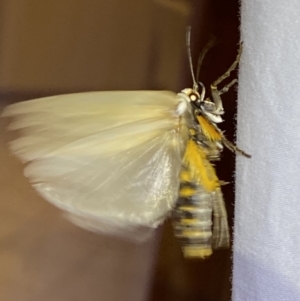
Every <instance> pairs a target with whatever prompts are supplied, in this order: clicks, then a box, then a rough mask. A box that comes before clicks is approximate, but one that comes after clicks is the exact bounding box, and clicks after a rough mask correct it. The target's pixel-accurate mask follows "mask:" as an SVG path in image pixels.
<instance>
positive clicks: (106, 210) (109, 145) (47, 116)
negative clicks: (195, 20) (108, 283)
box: [3, 91, 185, 236]
mask: <svg viewBox="0 0 300 301" xmlns="http://www.w3.org/2000/svg"><path fill="white" fill-rule="evenodd" d="M177 105H178V99H177V96H176V94H174V93H172V92H161V91H158V92H156V91H135V92H89V93H79V94H70V95H63V96H56V97H49V98H42V99H38V100H32V101H27V102H23V103H19V104H14V105H11V106H9V107H8V108H7V109H6V110H5V112H4V114H3V115H4V116H12V117H14V119H13V121H12V123H11V125H10V129H12V130H19V131H20V133H21V137H20V138H19V139H17V140H15V141H13V142H12V143H11V149H12V150H13V152H14V153H15V154H16V155H17V156H18V157H20V158H21V160H23V161H24V162H27V163H28V164H27V167H26V168H25V175H26V176H27V177H28V178H29V179H30V181H31V182H32V184H33V186H34V187H35V188H36V189H37V190H38V191H39V193H40V194H41V195H42V196H43V197H44V198H46V199H47V200H48V201H50V202H52V203H53V204H55V205H56V206H58V207H59V208H61V209H63V210H65V211H67V212H68V213H69V214H71V215H72V220H73V221H75V222H76V223H79V224H80V225H81V226H83V227H88V228H91V229H93V230H96V231H104V232H108V233H113V234H120V235H125V236H128V233H126V232H130V233H131V232H133V233H134V231H132V229H134V228H136V227H140V226H147V227H156V226H157V225H158V224H159V223H160V222H162V220H163V219H164V217H165V215H166V214H167V213H168V212H169V211H170V209H171V208H172V206H173V204H174V202H175V201H176V198H177V191H178V186H179V176H178V175H179V172H180V168H181V158H182V152H183V150H184V147H185V138H184V137H185V135H184V134H183V132H181V131H179V117H178V116H176V113H175V112H176V108H177ZM130 235H131V234H130Z"/></svg>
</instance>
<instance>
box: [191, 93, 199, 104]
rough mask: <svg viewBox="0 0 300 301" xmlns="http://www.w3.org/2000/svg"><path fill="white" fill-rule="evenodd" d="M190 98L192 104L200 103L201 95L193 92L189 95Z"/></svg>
mask: <svg viewBox="0 0 300 301" xmlns="http://www.w3.org/2000/svg"><path fill="white" fill-rule="evenodd" d="M189 98H190V100H191V101H192V102H198V101H199V99H200V98H199V95H198V94H196V93H193V92H192V93H190V94H189Z"/></svg>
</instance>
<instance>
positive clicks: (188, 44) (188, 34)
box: [186, 26, 199, 91]
mask: <svg viewBox="0 0 300 301" xmlns="http://www.w3.org/2000/svg"><path fill="white" fill-rule="evenodd" d="M186 50H187V55H188V60H189V65H190V70H191V75H192V79H193V90H195V91H198V89H199V86H198V84H197V81H196V79H195V74H194V68H193V61H192V53H191V26H188V28H187V30H186Z"/></svg>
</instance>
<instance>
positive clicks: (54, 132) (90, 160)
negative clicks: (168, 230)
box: [2, 34, 249, 258]
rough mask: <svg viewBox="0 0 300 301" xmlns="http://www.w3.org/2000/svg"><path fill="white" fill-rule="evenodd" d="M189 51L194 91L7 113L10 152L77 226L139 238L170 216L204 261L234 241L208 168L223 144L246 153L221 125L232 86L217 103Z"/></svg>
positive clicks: (80, 98)
mask: <svg viewBox="0 0 300 301" xmlns="http://www.w3.org/2000/svg"><path fill="white" fill-rule="evenodd" d="M187 41H188V42H187V45H188V51H189V61H190V66H191V73H192V78H193V87H192V88H187V89H183V90H182V91H181V92H179V93H178V94H176V93H173V92H170V91H107V92H88V93H76V94H67V95H59V96H53V97H45V98H40V99H35V100H30V101H24V102H20V103H16V104H12V105H10V106H8V107H6V108H5V110H4V112H3V114H2V116H4V117H10V118H12V119H11V122H10V124H9V126H8V129H9V130H12V131H18V132H19V134H20V135H19V138H17V139H16V140H14V141H12V142H10V149H11V151H12V152H13V153H14V154H15V155H16V156H17V157H18V158H19V159H20V160H21V161H22V162H23V163H24V164H25V168H24V174H25V176H26V177H27V178H28V179H29V180H30V182H31V184H32V186H33V187H34V188H35V189H36V190H37V191H38V193H39V194H40V195H41V196H42V197H44V198H45V199H46V200H48V201H49V202H51V203H52V204H54V205H55V206H57V207H58V208H60V209H62V210H63V211H64V212H66V213H67V214H68V216H69V217H70V219H71V220H72V221H73V222H74V223H76V224H77V225H79V226H81V227H84V228H87V229H89V230H92V231H99V232H103V233H107V234H110V235H118V236H122V237H127V238H133V239H135V238H136V239H138V240H139V239H140V238H139V235H141V234H142V235H145V233H148V232H147V231H148V229H153V228H156V227H157V226H158V225H160V224H161V223H162V222H163V221H164V220H165V219H166V217H168V216H170V215H172V216H173V225H174V232H175V235H176V236H177V237H178V238H179V240H180V242H181V244H182V250H183V254H184V256H185V257H196V258H205V257H207V256H209V255H211V254H212V250H213V249H217V248H222V247H227V246H228V245H229V231H228V224H227V215H226V209H225V205H224V201H223V197H222V192H221V185H222V182H221V181H220V180H219V179H218V177H217V175H216V173H215V169H214V167H213V165H212V162H213V161H215V160H218V159H219V158H220V152H221V151H222V149H223V145H224V146H225V147H227V148H228V149H230V150H231V151H233V152H235V153H240V154H242V155H244V156H246V157H249V155H248V154H246V153H245V152H243V151H242V150H240V149H239V148H237V147H236V146H235V145H234V144H233V143H231V142H229V141H228V140H227V139H226V137H225V136H224V134H223V133H222V131H221V130H220V129H219V128H218V126H217V124H218V123H219V122H221V121H222V115H223V113H224V110H223V106H222V100H221V95H222V94H223V93H225V92H227V91H228V89H229V88H230V87H231V86H233V85H234V84H235V83H236V79H234V80H232V81H231V82H230V83H229V84H227V85H225V86H224V87H223V88H221V89H220V88H218V85H219V84H220V83H221V82H222V81H223V80H224V79H225V78H227V77H228V76H229V75H230V72H231V71H232V70H234V69H235V68H236V66H237V65H238V62H239V59H240V55H241V51H242V47H240V49H239V52H238V55H237V58H236V60H235V61H234V63H233V64H232V65H231V66H230V67H229V69H228V70H227V71H226V72H225V73H224V75H222V76H221V77H220V78H218V79H217V80H216V81H215V82H214V83H213V84H212V85H211V95H212V99H210V98H205V87H204V85H203V84H202V83H201V82H199V81H198V76H199V70H200V66H201V62H202V60H203V58H204V56H205V53H206V52H207V50H208V48H209V47H205V48H204V49H203V51H202V53H201V55H200V57H199V63H198V71H197V78H195V76H194V72H193V67H192V59H191V55H190V35H189V34H188V38H187Z"/></svg>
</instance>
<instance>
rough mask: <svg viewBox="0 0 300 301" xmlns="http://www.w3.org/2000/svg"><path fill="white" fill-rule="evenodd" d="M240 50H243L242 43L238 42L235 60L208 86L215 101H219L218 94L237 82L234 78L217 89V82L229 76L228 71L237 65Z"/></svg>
mask: <svg viewBox="0 0 300 301" xmlns="http://www.w3.org/2000/svg"><path fill="white" fill-rule="evenodd" d="M242 50H243V44H242V43H240V46H239V50H238V54H237V56H236V59H235V61H234V62H233V63H232V65H231V66H230V67H229V68H228V70H227V71H226V72H225V73H224V74H223V75H221V76H220V77H219V78H218V79H217V80H215V81H214V82H213V83H212V84H211V86H210V89H211V94H212V98H213V100H214V102H215V103H221V98H220V95H221V94H223V93H225V92H227V91H228V90H229V88H230V87H231V86H233V85H234V84H235V83H236V82H237V80H236V79H234V80H232V81H231V82H230V83H229V84H228V85H226V86H225V87H223V89H221V90H218V87H217V86H218V84H220V83H221V82H222V81H223V80H224V79H225V78H227V77H229V75H230V73H231V72H232V71H233V70H234V69H235V68H236V67H237V65H238V63H239V61H240V58H241V54H242Z"/></svg>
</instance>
